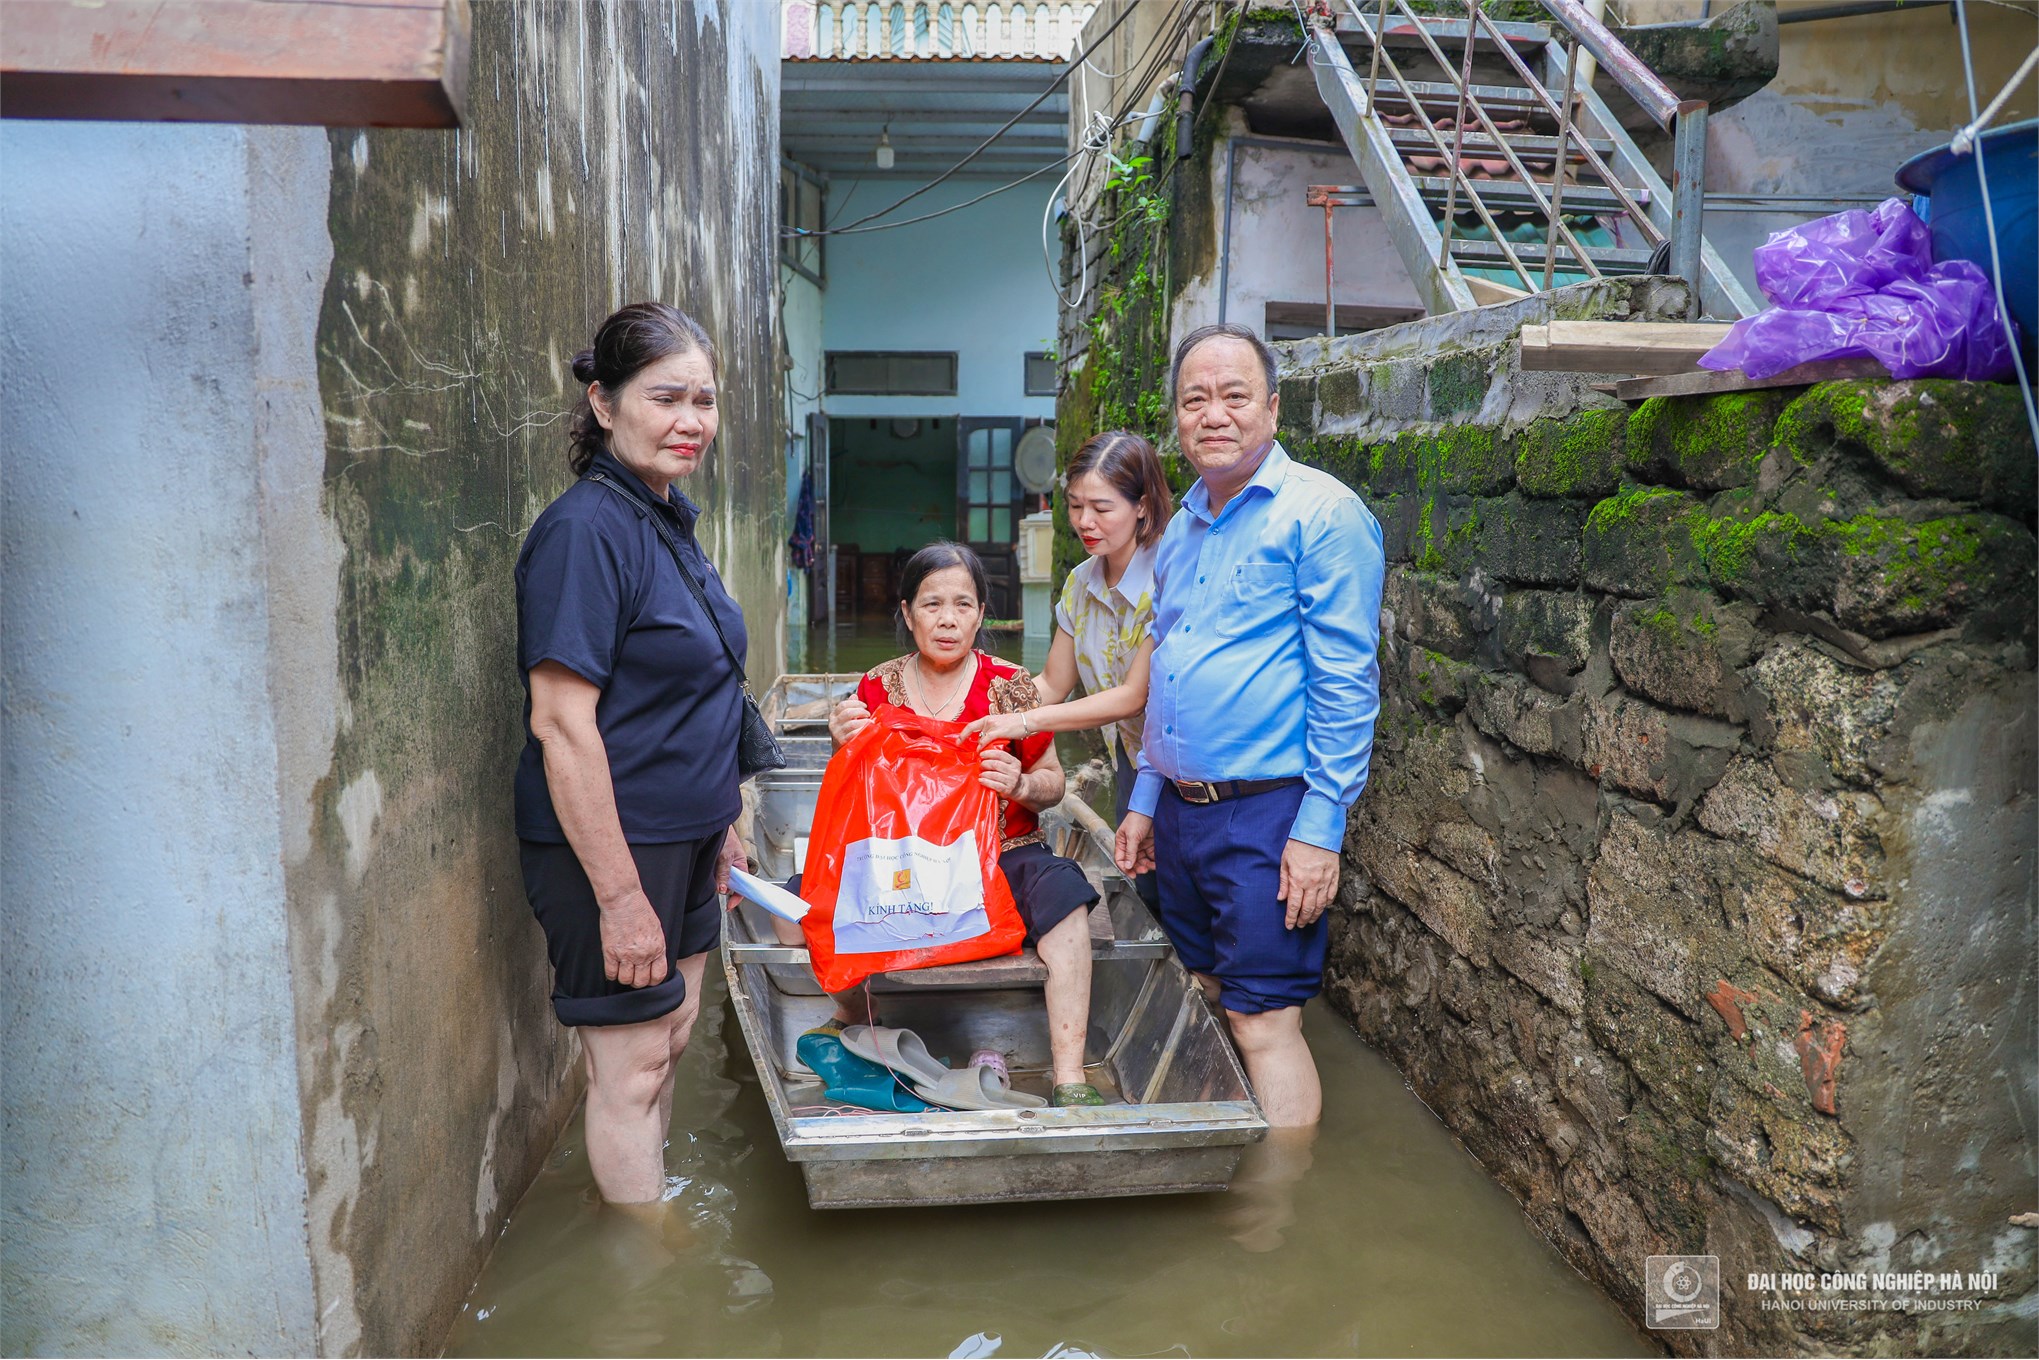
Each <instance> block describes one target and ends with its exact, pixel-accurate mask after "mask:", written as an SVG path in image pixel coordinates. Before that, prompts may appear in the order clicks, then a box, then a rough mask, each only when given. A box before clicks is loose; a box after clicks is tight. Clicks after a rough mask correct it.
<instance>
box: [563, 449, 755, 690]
mask: <svg viewBox="0 0 2039 1360" xmlns="http://www.w3.org/2000/svg"><path fill="white" fill-rule="evenodd" d="M587 479H588V480H589V481H591V482H600V483H601V484H602V485H603V486H606V487H608V488H609V489H610V490H611V491H613V492H615V493H616V494H617V495H619V496H621V497H622V498H623V499H624V500H626V501H628V502H629V503H630V508H631V509H633V510H635V511H637V513H638V514H639V515H641V516H644V517H645V518H647V519H649V520H650V521H651V527H652V529H653V531H654V532H656V533H657V534H658V536H659V540H660V541H661V542H663V543H664V544H665V545H666V551H667V552H668V553H671V554H672V558H673V565H674V566H676V567H678V568H679V569H680V579H681V580H682V581H685V582H686V583H687V589H688V590H691V591H693V592H694V601H695V603H697V604H699V605H700V606H701V612H702V613H703V614H706V615H707V616H708V625H709V627H711V628H713V629H714V630H715V636H716V637H717V638H718V639H720V640H721V642H722V651H723V654H724V655H726V656H727V657H728V658H729V664H730V665H731V666H732V667H734V668H735V670H736V683H737V684H738V685H740V686H741V687H742V688H743V693H744V697H745V698H748V699H750V700H751V702H752V703H756V702H757V699H756V697H755V696H753V695H752V694H751V692H750V679H749V677H748V676H746V675H745V674H744V670H743V662H741V661H739V660H738V659H737V656H736V648H734V647H732V646H730V645H729V635H728V634H726V633H724V632H723V631H722V620H720V619H718V618H716V617H715V608H714V606H713V605H711V604H709V603H708V592H707V591H706V590H705V589H703V587H702V585H701V583H700V582H699V581H697V580H695V579H694V573H693V572H691V571H689V570H688V569H687V562H686V559H685V558H683V557H682V556H680V545H679V544H678V542H676V541H675V540H674V538H673V531H672V530H671V529H670V528H668V527H667V526H666V524H665V521H663V520H661V519H660V518H659V517H658V512H657V511H655V510H651V509H649V508H648V507H647V506H645V505H644V504H643V503H642V502H640V501H639V500H638V499H637V497H635V496H633V495H631V494H630V493H629V492H628V491H625V490H624V489H623V488H622V487H620V486H618V485H616V483H614V482H612V481H610V480H609V478H608V477H607V476H605V475H604V474H603V473H602V472H601V470H600V469H596V470H594V471H592V472H590V473H588V476H587Z"/></svg>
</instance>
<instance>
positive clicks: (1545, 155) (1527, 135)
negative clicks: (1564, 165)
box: [1386, 127, 1614, 165]
mask: <svg viewBox="0 0 2039 1360" xmlns="http://www.w3.org/2000/svg"><path fill="white" fill-rule="evenodd" d="M1386 132H1387V134H1388V140H1389V141H1391V142H1393V143H1394V144H1395V149H1396V150H1397V151H1402V152H1409V151H1414V152H1415V153H1416V154H1418V155H1430V156H1434V155H1436V154H1437V143H1435V142H1433V141H1431V140H1430V134H1429V133H1427V132H1425V131H1424V130H1423V129H1422V128H1420V127H1413V128H1399V127H1391V128H1387V129H1386ZM1565 141H1566V147H1565V155H1566V158H1567V159H1568V160H1570V161H1571V162H1573V163H1574V164H1577V163H1579V162H1583V161H1584V160H1585V159H1586V153H1585V152H1584V151H1582V150H1580V149H1579V143H1581V142H1590V143H1591V144H1592V147H1593V150H1594V151H1596V152H1598V153H1599V155H1600V158H1601V159H1602V160H1608V159H1609V158H1611V157H1612V156H1613V155H1614V143H1613V142H1611V141H1609V140H1608V139H1607V138H1605V137H1581V136H1579V135H1578V134H1576V133H1574V134H1573V135H1572V136H1570V137H1567V138H1566V139H1565ZM1508 145H1509V146H1511V147H1513V148H1514V150H1515V154H1516V155H1517V156H1519V157H1521V158H1522V160H1523V162H1524V163H1525V164H1528V165H1537V164H1542V165H1549V164H1550V163H1551V161H1552V160H1553V159H1554V158H1555V157H1556V156H1557V150H1558V139H1557V138H1556V137H1555V136H1553V135H1551V134H1549V133H1543V132H1511V133H1509V134H1508ZM1465 149H1466V154H1467V155H1469V156H1498V155H1500V154H1501V151H1500V148H1499V147H1498V146H1497V145H1496V144H1495V141H1494V139H1493V138H1492V137H1489V136H1488V135H1487V134H1486V133H1485V132H1483V131H1480V130H1479V129H1477V128H1467V129H1466V142H1465Z"/></svg>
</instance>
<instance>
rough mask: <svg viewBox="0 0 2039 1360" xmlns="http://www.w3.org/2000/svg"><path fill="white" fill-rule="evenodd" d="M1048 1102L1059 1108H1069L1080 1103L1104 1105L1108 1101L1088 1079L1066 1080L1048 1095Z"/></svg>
mask: <svg viewBox="0 0 2039 1360" xmlns="http://www.w3.org/2000/svg"><path fill="white" fill-rule="evenodd" d="M1048 1103H1049V1104H1050V1105H1053V1106H1054V1107H1055V1108H1056V1109H1058V1110H1067V1109H1070V1108H1072V1107H1075V1106H1078V1105H1103V1104H1105V1103H1106V1101H1105V1098H1104V1096H1103V1095H1101V1094H1100V1093H1099V1092H1098V1089H1097V1088H1096V1087H1095V1086H1092V1085H1091V1084H1090V1083H1089V1082H1087V1081H1065V1082H1063V1083H1062V1084H1061V1085H1060V1086H1057V1087H1056V1088H1055V1094H1054V1095H1052V1096H1050V1097H1048Z"/></svg>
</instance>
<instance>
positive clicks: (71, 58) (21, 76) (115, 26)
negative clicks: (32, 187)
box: [0, 0, 470, 128]
mask: <svg viewBox="0 0 2039 1360" xmlns="http://www.w3.org/2000/svg"><path fill="white" fill-rule="evenodd" d="M469 29H470V17H469V14H468V6H467V0H176V2H175V3H162V2H161V0H105V2H104V3H102V4H98V5H91V6H87V5H79V4H72V3H69V0H14V3H10V4H8V5H7V7H6V14H5V20H4V25H0V117H7V118H72V119H118V120H122V121H129V122H184V123H290V124H303V125H312V126H321V127H424V128H445V127H458V126H460V123H461V120H462V118H463V117H464V116H465V113H466V105H467V76H468V71H467V67H468V43H469Z"/></svg>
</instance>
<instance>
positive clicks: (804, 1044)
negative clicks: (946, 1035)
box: [793, 1030, 934, 1114]
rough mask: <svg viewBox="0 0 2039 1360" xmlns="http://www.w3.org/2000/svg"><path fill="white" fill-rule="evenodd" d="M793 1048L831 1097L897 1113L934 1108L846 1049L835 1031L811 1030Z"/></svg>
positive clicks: (918, 1112) (884, 1071)
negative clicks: (831, 1032)
mask: <svg viewBox="0 0 2039 1360" xmlns="http://www.w3.org/2000/svg"><path fill="white" fill-rule="evenodd" d="M793 1048H794V1051H795V1052H796V1053H798V1054H799V1055H800V1061H801V1062H803V1063H806V1064H807V1066H808V1067H810V1068H811V1069H813V1071H814V1073H815V1075H817V1076H819V1077H820V1078H821V1082H822V1086H823V1087H824V1089H825V1090H826V1091H827V1093H828V1098H829V1099H830V1100H834V1101H840V1102H841V1103H842V1104H845V1105H855V1106H858V1107H860V1108H862V1109H866V1110H885V1111H889V1112H891V1113H894V1114H920V1113H922V1112H923V1111H925V1110H929V1109H932V1108H934V1107H933V1106H931V1105H929V1104H928V1103H927V1102H926V1101H924V1100H922V1099H921V1098H920V1097H918V1096H916V1095H914V1094H913V1093H912V1092H910V1091H908V1090H907V1089H906V1088H905V1087H904V1086H902V1085H901V1084H900V1083H899V1081H898V1080H897V1079H896V1078H895V1077H894V1076H893V1074H892V1073H891V1072H890V1071H889V1070H887V1069H886V1068H883V1067H880V1066H879V1065H878V1064H877V1063H874V1062H871V1061H869V1060H868V1059H865V1058H859V1057H858V1056H857V1055H856V1054H854V1053H852V1052H850V1051H849V1050H848V1049H846V1048H844V1047H843V1042H842V1040H841V1039H838V1038H837V1037H836V1036H835V1035H833V1034H822V1033H818V1032H816V1031H813V1030H809V1031H808V1032H807V1033H805V1034H803V1035H801V1036H800V1039H799V1042H798V1043H796V1044H794V1046H793Z"/></svg>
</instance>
